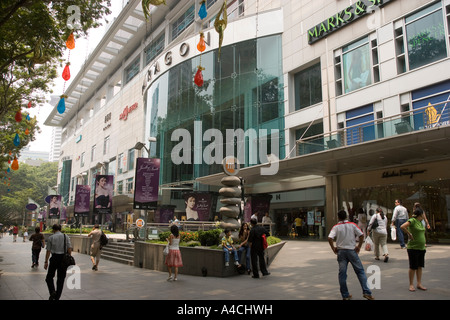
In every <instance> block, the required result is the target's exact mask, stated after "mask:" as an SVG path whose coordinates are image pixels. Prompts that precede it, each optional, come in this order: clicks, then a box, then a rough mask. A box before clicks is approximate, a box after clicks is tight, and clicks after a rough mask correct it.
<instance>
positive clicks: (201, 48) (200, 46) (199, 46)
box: [197, 32, 206, 52]
mask: <svg viewBox="0 0 450 320" xmlns="http://www.w3.org/2000/svg"><path fill="white" fill-rule="evenodd" d="M197 49H198V51H200V52H203V51H205V50H206V43H205V35H204V34H203V32H200V41H199V42H198V44H197Z"/></svg>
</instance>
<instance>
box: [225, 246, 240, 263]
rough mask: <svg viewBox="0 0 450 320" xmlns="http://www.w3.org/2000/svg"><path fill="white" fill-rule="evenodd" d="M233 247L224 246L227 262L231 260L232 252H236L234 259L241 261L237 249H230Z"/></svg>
mask: <svg viewBox="0 0 450 320" xmlns="http://www.w3.org/2000/svg"><path fill="white" fill-rule="evenodd" d="M230 248H231V247H223V252H224V255H225V262H228V261H230V254H234V261H238V262H239V257H238V254H237V251H236V249H232V250H231V251H230V250H229V249H230Z"/></svg>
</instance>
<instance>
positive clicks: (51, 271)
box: [44, 224, 72, 300]
mask: <svg viewBox="0 0 450 320" xmlns="http://www.w3.org/2000/svg"><path fill="white" fill-rule="evenodd" d="M52 231H53V233H54V234H53V235H52V236H50V238H48V240H47V252H46V255H45V264H44V269H45V270H47V269H48V271H47V276H46V278H45V282H46V283H47V287H48V291H49V293H50V298H49V300H59V298H61V294H62V291H63V287H64V281H65V279H66V274H67V269H66V268H65V267H63V266H62V263H61V262H62V259H63V257H64V254H65V252H64V241H65V247H66V252H68V253H69V254H71V253H72V245H71V244H70V238H69V237H67V236H64V234H63V233H61V225H59V224H54V225H53V227H52ZM50 255H51V258H50ZM49 258H50V266H49V265H48V262H49ZM56 272H58V275H57V280H56V290H55V284H54V282H53V278H54V277H55V274H56Z"/></svg>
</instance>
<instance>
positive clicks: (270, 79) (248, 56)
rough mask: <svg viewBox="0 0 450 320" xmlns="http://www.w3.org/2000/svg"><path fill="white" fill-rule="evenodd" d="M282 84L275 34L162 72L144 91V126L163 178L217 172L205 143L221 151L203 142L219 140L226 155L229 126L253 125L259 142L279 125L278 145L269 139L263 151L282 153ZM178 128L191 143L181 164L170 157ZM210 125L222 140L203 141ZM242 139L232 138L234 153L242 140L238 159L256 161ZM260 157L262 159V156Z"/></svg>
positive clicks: (164, 180)
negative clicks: (273, 146)
mask: <svg viewBox="0 0 450 320" xmlns="http://www.w3.org/2000/svg"><path fill="white" fill-rule="evenodd" d="M199 65H201V66H202V67H203V68H205V70H204V71H203V78H204V84H203V86H202V87H198V86H197V85H196V84H194V76H195V74H196V72H197V69H198V66H199ZM283 87H284V84H283V71H282V55H281V36H279V35H276V36H270V37H265V38H259V39H252V40H248V41H244V42H241V43H236V44H233V45H230V46H227V47H223V48H222V50H221V55H220V59H219V57H218V53H217V50H216V51H213V52H209V53H207V54H203V55H202V56H201V57H200V56H199V57H196V58H193V59H191V60H187V61H185V62H183V63H181V64H179V65H176V66H174V67H172V68H171V69H170V70H169V71H168V72H166V73H165V74H163V75H162V76H160V77H159V78H158V79H157V80H156V81H155V82H154V83H153V84H152V85H151V87H150V88H149V89H148V91H147V99H146V103H147V104H146V108H147V109H146V132H147V134H148V135H149V136H152V137H156V138H157V142H156V148H154V149H152V150H151V153H152V154H151V156H153V157H155V156H156V157H159V158H161V174H160V179H161V181H160V182H161V184H167V183H174V182H182V181H192V180H194V179H195V178H197V177H202V176H207V175H210V174H215V173H219V172H221V171H222V166H221V161H220V162H218V161H217V162H216V163H218V164H212V165H207V164H206V163H205V161H204V159H203V153H204V152H205V149H206V151H207V152H208V154H210V155H211V156H212V157H215V156H219V155H220V152H219V151H218V150H213V151H212V152H210V150H209V149H207V148H208V146H211V144H212V143H220V144H221V145H222V146H223V155H224V156H225V155H226V153H225V151H226V149H225V143H226V136H227V135H226V130H227V129H233V130H237V129H242V130H243V131H244V132H247V130H249V129H254V130H256V132H257V134H258V136H257V138H258V139H259V140H260V141H259V142H261V140H264V142H265V141H266V139H269V141H270V134H271V132H272V131H271V130H274V129H278V130H280V132H279V136H280V143H279V146H280V147H279V150H276V151H275V150H271V146H270V143H269V145H268V150H267V151H268V152H267V153H276V154H278V155H279V156H280V158H283V157H284V149H283V145H284V133H283V132H282V130H283V128H284V102H283V101H284V96H283ZM177 129H186V130H187V132H189V135H190V137H183V138H190V145H191V148H190V149H189V150H184V151H185V152H186V153H187V154H185V153H183V155H182V156H183V157H184V158H185V159H186V160H187V161H185V163H182V164H179V165H176V164H174V163H173V161H172V158H171V154H172V150H173V149H174V147H176V146H177V145H179V144H180V141H181V140H177V141H171V138H172V134H173V132H174V131H175V130H177ZM208 129H217V130H219V131H220V132H221V134H222V137H223V141H215V140H214V139H215V138H212V139H206V138H205V140H206V141H203V140H204V136H203V135H204V134H205V132H206V131H207V130H208ZM260 129H263V130H264V129H265V130H266V131H265V132H266V133H263V132H262V134H261V133H260V131H259V130H260ZM180 139H181V138H180ZM244 139H245V141H237V139H235V140H234V141H233V142H232V143H234V149H235V156H236V155H237V148H238V146H242V145H244V146H245V151H246V152H245V163H243V164H241V165H243V166H245V167H248V166H251V165H255V164H258V163H260V160H261V159H260V158H259V156H258V152H257V151H258V150H255V149H254V148H252V146H254V144H253V141H251V139H250V138H249V137H248V136H246V137H245V138H244ZM183 141H185V140H183ZM195 141H196V142H197V144H194V142H195ZM194 145H198V146H200V145H201V146H202V150H194ZM258 147H259V146H258ZM189 153H190V154H189ZM194 153H196V154H197V159H198V158H201V162H202V163H201V164H199V163H194ZM216 153H218V154H216ZM218 158H219V157H217V159H218ZM262 162H266V161H265V159H264V160H263V161H262Z"/></svg>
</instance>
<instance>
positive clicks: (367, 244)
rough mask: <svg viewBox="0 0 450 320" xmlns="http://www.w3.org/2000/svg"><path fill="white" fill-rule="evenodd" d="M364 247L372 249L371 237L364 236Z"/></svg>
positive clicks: (368, 249) (367, 249)
mask: <svg viewBox="0 0 450 320" xmlns="http://www.w3.org/2000/svg"><path fill="white" fill-rule="evenodd" d="M364 249H365V250H366V251H372V249H373V241H372V239H370V237H367V238H366V243H365V245H364Z"/></svg>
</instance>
